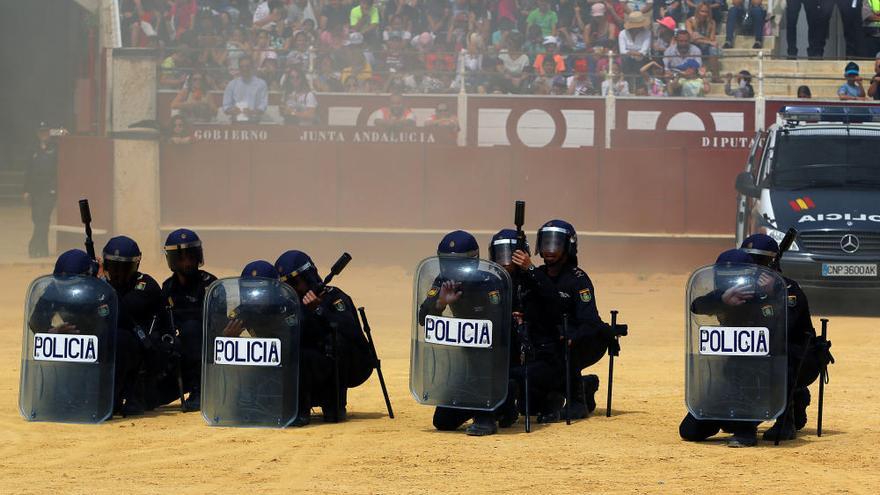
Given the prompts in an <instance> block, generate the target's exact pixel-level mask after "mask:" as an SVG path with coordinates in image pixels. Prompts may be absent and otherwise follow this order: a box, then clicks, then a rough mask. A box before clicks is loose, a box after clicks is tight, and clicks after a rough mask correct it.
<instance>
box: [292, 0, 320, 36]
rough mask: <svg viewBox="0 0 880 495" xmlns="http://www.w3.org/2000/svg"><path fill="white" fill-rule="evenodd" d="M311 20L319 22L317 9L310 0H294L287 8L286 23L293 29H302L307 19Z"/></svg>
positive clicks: (315, 22) (313, 22)
mask: <svg viewBox="0 0 880 495" xmlns="http://www.w3.org/2000/svg"><path fill="white" fill-rule="evenodd" d="M308 20H311V21H312V24H313V25H315V24H318V18H317V16H316V15H315V9H314V8H313V7H312V2H310V1H309V0H294V1H293V3H291V4H290V7H288V9H287V21H286V24H287V25H288V26H290V27H291V28H292V29H294V30H297V29H302V28H303V23H304V22H305V21H308Z"/></svg>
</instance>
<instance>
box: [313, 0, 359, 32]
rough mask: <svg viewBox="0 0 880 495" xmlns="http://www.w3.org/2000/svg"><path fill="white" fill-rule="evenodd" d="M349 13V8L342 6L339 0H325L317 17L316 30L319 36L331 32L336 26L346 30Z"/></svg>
mask: <svg viewBox="0 0 880 495" xmlns="http://www.w3.org/2000/svg"><path fill="white" fill-rule="evenodd" d="M350 13H351V8H350V7H347V6H345V5H342V1H341V0H326V1H325V2H324V7H323V8H322V9H321V14H320V15H319V16H318V29H319V30H320V31H321V34H322V35H323V33H324V32H325V31H332V30H334V29H335V28H336V27H338V26H342V27H343V28H347V27H348V25H349V22H350V17H349V14H350ZM347 34H348V33H346V35H347Z"/></svg>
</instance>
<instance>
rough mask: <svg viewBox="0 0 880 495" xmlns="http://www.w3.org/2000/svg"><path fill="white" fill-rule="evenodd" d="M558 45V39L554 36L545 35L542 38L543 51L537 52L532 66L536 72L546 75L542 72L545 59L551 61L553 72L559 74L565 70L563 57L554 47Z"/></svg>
mask: <svg viewBox="0 0 880 495" xmlns="http://www.w3.org/2000/svg"><path fill="white" fill-rule="evenodd" d="M558 46H559V39H557V38H556V37H555V36H547V37H546V38H544V53H539V54H538V55H537V56H536V57H535V63H534V67H535V70H536V71H537V72H538V74H541V75H547V74H545V73H544V63H545V60H546V61H552V62H553V65H554V70H553V74H561V73H563V72H565V58H564V57H563V56H562V55H560V54H559V53H557V51H556V49H557V47H558Z"/></svg>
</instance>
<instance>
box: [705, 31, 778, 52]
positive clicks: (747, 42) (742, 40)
mask: <svg viewBox="0 0 880 495" xmlns="http://www.w3.org/2000/svg"><path fill="white" fill-rule="evenodd" d="M716 41H718V47H719V48H721V47H722V46H724V42H725V41H727V36H725V35H723V34H719V35H718V36H717V38H716ZM754 44H755V37H754V36H745V35H737V37H736V39H734V41H733V48H728V50H751V49H752V45H754ZM775 48H776V37H775V36H765V37H764V48H763V50H764V53H770V52H773V50H774V49H775ZM725 53H726V51H725Z"/></svg>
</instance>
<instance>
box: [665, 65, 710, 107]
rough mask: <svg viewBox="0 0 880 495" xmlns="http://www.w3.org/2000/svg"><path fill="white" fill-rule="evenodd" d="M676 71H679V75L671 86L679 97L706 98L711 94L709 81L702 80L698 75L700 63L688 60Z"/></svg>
mask: <svg viewBox="0 0 880 495" xmlns="http://www.w3.org/2000/svg"><path fill="white" fill-rule="evenodd" d="M675 69H676V70H677V71H679V74H678V75H677V76H676V78H675V80H673V81H672V82H671V83H669V85H670V86H671V90H672V91H673V92H675V93H676V94H677V95H679V96H684V97H687V98H692V97H700V96H706V94H708V93H709V90H710V89H711V87H710V86H709V81H707V80H705V79H702V78H701V77H699V74H697V71H698V70H700V64H699V62H697V61H696V60H693V59H687V60H685V61H684V63H682V64H681V65H679V66H678V67H676V68H675Z"/></svg>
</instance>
